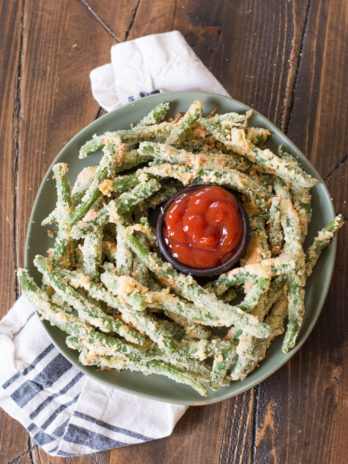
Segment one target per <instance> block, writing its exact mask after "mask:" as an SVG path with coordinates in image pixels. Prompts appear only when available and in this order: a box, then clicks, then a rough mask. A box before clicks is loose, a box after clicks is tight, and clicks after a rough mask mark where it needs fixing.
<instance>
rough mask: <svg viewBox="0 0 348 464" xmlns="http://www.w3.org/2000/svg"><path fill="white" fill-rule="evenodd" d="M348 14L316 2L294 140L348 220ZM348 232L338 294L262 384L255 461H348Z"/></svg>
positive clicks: (293, 120) (340, 4) (299, 82)
mask: <svg viewBox="0 0 348 464" xmlns="http://www.w3.org/2000/svg"><path fill="white" fill-rule="evenodd" d="M347 13H348V5H347V3H346V2H344V1H340V0H337V1H331V2H317V1H313V2H311V6H310V9H309V12H308V20H307V26H306V31H305V35H304V42H303V50H302V57H301V62H300V66H299V70H298V76H297V79H296V88H295V99H294V105H293V109H292V112H291V117H290V120H289V128H288V134H289V136H290V138H291V139H292V140H294V142H295V143H297V144H298V145H299V147H300V148H302V150H303V151H304V152H305V153H306V154H307V155H308V157H309V158H310V160H311V162H312V163H313V164H314V165H315V166H316V167H317V169H318V170H319V172H320V173H321V174H322V175H323V176H324V178H326V179H327V183H328V187H329V189H330V192H331V194H332V196H333V199H334V204H335V208H336V210H337V211H340V212H342V213H343V214H344V215H345V217H347V204H346V199H347V194H348V191H347V185H348V169H347V163H346V161H344V160H346V158H347V156H346V153H347V152H346V149H347V141H348V140H347V131H346V127H345V126H346V121H347V116H348V111H347V107H346V104H345V102H346V101H347V97H348V91H347V86H346V81H347V75H346V72H347V69H348V56H347V55H348V54H347V34H346V32H345V31H346V30H347V27H346V26H347ZM347 253H348V247H347V226H346V225H345V227H344V228H343V229H342V230H341V231H340V234H339V237H338V253H337V259H336V265H335V271H334V275H333V280H332V285H331V289H330V292H329V295H328V298H327V301H326V304H325V307H324V309H323V313H322V315H321V317H320V319H319V323H318V324H317V326H316V328H315V330H314V331H313V333H312V335H311V336H310V339H309V340H308V341H307V343H306V344H305V346H304V347H303V348H302V349H301V351H300V352H299V353H298V354H297V355H296V356H295V357H294V358H293V359H292V360H291V362H290V363H288V364H287V365H286V366H285V367H284V368H283V369H282V370H281V371H280V372H279V373H277V375H275V376H273V377H271V378H270V379H269V380H268V381H266V382H264V383H263V384H262V385H261V386H260V400H259V407H258V415H257V440H256V452H255V458H256V459H255V461H256V462H259V463H271V462H272V463H273V462H281V463H293V462H316V463H320V464H324V463H325V464H326V463H327V464H329V463H341V462H342V463H343V462H345V461H346V459H347V455H348V446H347V440H346V439H345V438H344V434H345V433H346V432H345V431H346V430H347V426H348V414H347V382H348V375H347V370H344V364H343V363H344V359H346V358H347V354H348V349H347V344H346V343H345V336H346V335H347V330H346V327H347V316H346V314H345V306H346V301H347V292H346V290H345V289H346V276H347V273H348V267H347V262H346V256H347Z"/></svg>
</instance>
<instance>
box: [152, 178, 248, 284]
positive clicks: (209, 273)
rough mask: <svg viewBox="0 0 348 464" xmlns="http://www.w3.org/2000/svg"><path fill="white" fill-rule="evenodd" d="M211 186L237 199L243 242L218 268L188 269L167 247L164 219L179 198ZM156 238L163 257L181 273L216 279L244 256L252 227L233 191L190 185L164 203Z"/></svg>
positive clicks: (206, 185)
mask: <svg viewBox="0 0 348 464" xmlns="http://www.w3.org/2000/svg"><path fill="white" fill-rule="evenodd" d="M209 186H218V187H220V188H223V189H224V190H226V191H227V192H228V193H229V194H231V195H233V196H234V198H235V199H236V202H237V205H238V209H239V212H240V215H241V218H242V226H243V232H242V238H241V241H240V243H239V245H238V247H237V248H236V249H235V251H234V253H233V255H232V256H231V257H230V258H229V259H228V260H226V261H225V262H223V263H221V264H219V265H218V266H215V267H211V268H207V269H197V268H193V267H188V266H186V265H185V264H182V263H180V262H179V261H177V260H176V259H175V258H174V257H173V255H172V254H171V252H170V250H169V248H168V247H167V245H166V243H165V240H164V234H163V228H164V218H165V215H166V212H167V210H168V208H169V207H170V205H171V204H172V203H173V201H175V200H176V199H177V198H178V197H180V196H181V195H183V194H185V193H191V192H194V191H196V190H200V189H202V188H204V187H209ZM156 236H157V242H158V246H159V248H160V250H161V252H162V254H163V256H164V257H165V258H166V260H167V261H168V262H169V263H171V264H172V266H173V267H174V268H175V269H176V270H178V271H180V272H183V273H184V274H190V275H192V276H194V277H206V278H209V277H216V276H218V275H220V274H223V273H224V272H227V271H229V270H230V269H232V267H233V266H234V265H235V264H236V263H237V262H238V261H239V260H240V259H241V257H242V256H243V255H244V253H245V251H246V246H247V244H248V241H249V236H250V225H249V218H248V215H247V213H246V211H245V209H244V207H243V205H242V203H241V201H240V200H239V198H238V197H237V195H236V194H235V192H233V191H232V190H230V189H228V188H225V187H222V186H221V185H217V184H197V185H190V186H188V187H186V188H184V189H182V190H180V191H179V192H177V193H175V194H174V195H173V196H172V197H171V198H169V200H167V201H166V203H164V205H162V206H161V208H160V211H159V214H158V217H157V222H156Z"/></svg>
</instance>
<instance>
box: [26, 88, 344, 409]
mask: <svg viewBox="0 0 348 464" xmlns="http://www.w3.org/2000/svg"><path fill="white" fill-rule="evenodd" d="M196 99H200V100H202V102H203V107H204V112H205V114H208V113H209V112H210V111H212V110H213V108H217V109H218V112H219V113H225V112H228V111H237V112H244V111H247V110H250V107H249V106H247V105H244V104H243V103H240V102H238V101H237V100H234V99H232V98H228V97H223V96H220V95H214V94H209V93H204V92H194V91H190V92H171V93H163V94H157V95H153V96H150V97H146V98H143V99H142V100H139V101H136V102H133V103H130V104H128V105H126V106H124V107H123V108H120V109H118V110H115V111H112V112H110V113H108V114H106V115H105V116H103V117H101V118H100V119H97V120H96V121H94V122H92V123H91V124H90V125H89V126H87V127H86V128H85V129H83V130H82V131H81V132H79V133H78V134H77V135H76V136H75V137H73V138H72V139H71V140H70V142H69V143H68V144H67V145H65V147H64V148H63V149H62V150H61V152H60V153H59V154H58V156H57V157H56V159H55V160H54V163H56V162H66V163H68V164H69V169H70V170H69V177H70V180H71V181H72V182H73V181H74V180H75V178H76V176H77V174H78V172H80V171H81V169H82V168H84V167H85V166H87V165H93V164H97V163H98V162H99V159H100V156H101V154H100V153H96V154H93V155H91V156H89V157H88V158H86V159H85V160H79V159H78V151H79V148H80V146H81V145H82V144H83V143H84V142H86V140H89V139H90V138H91V137H92V136H93V134H102V133H103V132H105V131H110V130H116V129H126V128H129V127H130V125H131V124H135V123H137V122H138V121H139V120H140V119H141V118H142V117H143V116H145V114H146V113H148V112H149V111H150V110H151V109H152V108H154V106H156V105H157V104H158V103H160V102H165V101H169V102H171V114H172V115H174V114H176V113H177V112H178V111H181V112H183V111H186V109H187V108H188V106H189V105H190V103H192V101H193V100H196ZM251 123H252V124H253V125H256V126H261V127H265V128H267V129H269V130H270V131H271V132H272V137H271V138H272V141H271V142H270V143H269V147H270V148H273V149H274V150H276V149H277V147H278V146H279V145H280V144H282V145H283V146H284V149H285V150H286V151H287V152H289V153H292V154H294V155H295V156H296V157H298V159H299V160H300V162H301V164H302V166H303V167H304V169H305V170H306V171H307V172H309V173H310V174H311V175H312V176H314V177H316V178H317V179H318V180H319V182H318V184H317V185H316V186H315V187H314V188H313V189H312V194H313V202H312V205H313V218H312V221H311V224H310V227H309V234H308V237H307V241H308V243H310V242H311V240H312V239H313V237H314V235H315V234H316V232H317V231H318V230H319V229H321V228H322V227H324V226H325V225H326V224H327V223H328V222H329V221H331V219H333V217H334V209H333V205H332V202H331V199H330V194H329V192H328V190H327V189H326V187H325V185H324V182H323V180H322V178H321V177H320V176H319V174H318V172H317V171H316V170H315V169H314V167H313V166H312V165H311V164H310V162H309V161H308V160H307V159H306V158H305V156H304V155H303V154H302V153H301V152H300V150H299V149H298V148H297V147H296V146H295V145H294V144H293V143H292V142H291V141H290V140H289V139H288V138H287V137H286V136H285V135H284V134H282V133H281V132H280V130H279V129H277V128H276V127H275V126H274V125H273V124H272V123H270V122H269V121H268V120H267V119H266V118H265V117H263V116H262V115H261V114H259V113H257V112H256V111H255V112H254V114H253V116H252V119H251ZM55 202H56V190H55V183H54V181H53V180H52V174H51V169H50V170H49V171H48V172H47V174H46V176H45V178H44V180H43V182H42V184H41V186H40V189H39V192H38V194H37V196H36V200H35V203H34V207H33V210H32V213H31V218H30V223H29V227H28V232H27V241H26V253H25V262H26V266H27V268H28V269H29V272H30V273H31V274H32V275H33V277H34V278H35V279H36V281H37V283H40V282H41V279H40V275H39V273H38V272H37V271H36V269H35V267H34V265H33V264H32V262H33V258H34V256H35V255H36V254H38V253H40V254H45V253H46V250H47V249H48V248H50V247H52V240H51V239H49V238H48V237H47V231H46V229H45V228H43V227H41V226H40V223H41V221H42V219H44V218H45V217H46V216H47V215H48V213H49V212H50V211H51V210H52V209H53V208H54V206H55ZM335 254H336V241H335V240H334V241H333V243H332V244H331V245H330V246H329V247H328V248H327V249H326V250H325V251H324V253H323V254H322V256H321V258H320V261H319V263H318V265H317V266H316V267H315V269H314V272H313V274H312V276H311V277H310V279H309V280H308V283H307V287H306V314H305V317H304V321H303V326H302V329H301V333H300V335H299V338H298V342H297V345H296V347H295V348H294V349H293V350H292V351H291V352H290V353H288V354H284V353H282V352H281V343H282V337H278V338H277V339H276V340H275V341H274V342H273V343H272V345H271V347H270V349H269V350H268V352H267V357H266V358H265V360H264V361H263V362H262V363H261V364H260V366H259V367H258V368H257V369H255V371H254V372H253V373H251V374H250V375H249V377H248V378H247V379H246V380H244V381H243V382H234V383H233V384H232V385H231V386H229V387H224V388H221V389H220V390H219V391H217V392H210V393H209V396H208V397H207V398H202V397H201V396H199V395H198V393H196V392H194V391H193V390H191V389H190V388H189V387H186V386H183V385H179V384H176V383H174V382H172V381H171V380H169V379H166V378H165V377H162V376H158V375H150V376H145V375H143V374H140V373H132V372H127V371H123V372H117V371H110V372H109V371H97V369H95V368H93V367H88V368H86V367H85V366H82V365H81V364H80V363H79V361H78V356H77V353H76V352H74V351H72V350H70V349H69V348H68V347H67V346H66V345H65V341H64V340H65V336H64V333H63V332H61V331H60V330H59V329H57V328H55V327H52V326H50V325H49V324H47V323H46V322H43V325H44V326H45V328H46V330H47V332H48V334H49V335H50V337H51V338H52V341H53V342H54V344H55V345H56V346H57V348H58V349H59V350H60V351H61V352H62V353H63V354H64V355H65V356H66V357H67V358H68V359H69V360H70V361H71V362H72V363H73V364H75V365H76V366H77V367H78V368H80V369H81V370H82V371H83V372H85V373H86V374H88V375H90V376H91V377H92V378H93V379H94V380H97V381H99V382H102V383H104V384H107V385H109V386H112V387H115V388H118V389H120V390H124V391H127V392H129V393H135V394H137V395H142V396H146V397H149V398H152V399H155V400H162V401H168V402H172V403H180V404H188V405H199V404H208V403H215V402H217V401H222V400H225V399H226V398H230V397H232V396H236V395H239V394H240V393H242V392H244V391H246V390H248V389H249V388H251V387H253V386H254V385H256V384H258V383H260V382H262V381H263V380H265V379H266V378H267V377H269V376H270V375H272V374H273V373H274V372H275V371H276V370H277V369H279V368H280V367H281V366H282V365H283V364H285V363H286V362H287V361H288V360H289V359H290V358H291V357H292V356H293V355H294V354H295V353H296V351H298V350H299V349H300V348H301V346H302V345H303V343H304V342H305V341H306V339H307V338H308V336H309V334H310V333H311V331H312V329H313V327H314V325H315V323H316V321H317V319H318V317H319V314H320V311H321V309H322V307H323V304H324V301H325V298H326V295H327V292H328V289H329V285H330V280H331V276H332V272H333V267H334V262H335Z"/></svg>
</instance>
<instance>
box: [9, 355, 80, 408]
mask: <svg viewBox="0 0 348 464" xmlns="http://www.w3.org/2000/svg"><path fill="white" fill-rule="evenodd" d="M71 367H72V365H71V363H70V362H69V361H68V360H67V359H66V358H64V356H62V355H61V354H58V355H57V356H56V357H55V358H53V359H52V361H50V362H49V363H48V364H47V366H46V367H45V368H44V369H43V370H42V371H41V372H40V373H39V374H38V375H37V376H36V377H35V378H34V379H33V380H27V381H26V382H25V383H23V384H22V385H21V386H20V387H19V388H17V390H15V391H14V392H13V393H12V394H11V398H12V399H13V400H14V401H15V402H16V403H17V404H18V406H20V407H23V406H25V405H26V404H27V403H28V402H29V401H30V400H32V399H33V398H34V396H36V395H37V394H38V393H39V392H40V391H42V390H44V389H45V388H49V387H51V386H52V384H53V383H54V382H56V381H57V380H58V379H59V378H60V377H61V376H62V375H63V374H65V372H67V371H68V370H69V369H70V368H71Z"/></svg>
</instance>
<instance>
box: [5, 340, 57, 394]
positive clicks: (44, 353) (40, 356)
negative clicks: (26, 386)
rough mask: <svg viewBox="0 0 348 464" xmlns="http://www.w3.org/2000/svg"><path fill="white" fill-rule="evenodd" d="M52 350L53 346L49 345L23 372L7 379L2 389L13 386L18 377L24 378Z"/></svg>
mask: <svg viewBox="0 0 348 464" xmlns="http://www.w3.org/2000/svg"><path fill="white" fill-rule="evenodd" d="M53 348H54V345H53V344H52V343H51V344H50V345H48V347H47V348H46V349H45V350H44V351H42V352H41V353H40V354H39V355H38V356H37V357H36V358H35V359H34V361H33V362H32V363H31V364H30V365H29V366H28V367H27V368H25V369H24V371H23V372H17V374H15V375H14V376H12V377H11V378H10V379H8V380H7V381H6V382H5V383H4V384H3V385H2V388H4V389H6V388H8V387H9V386H10V385H12V384H13V382H15V381H16V380H17V379H18V378H19V377H21V376H24V377H25V376H26V375H27V374H29V372H30V371H32V370H33V369H34V367H35V366H36V365H37V364H38V363H39V362H40V361H41V359H43V358H44V357H45V356H47V355H48V353H49V352H50V351H52V350H53Z"/></svg>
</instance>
